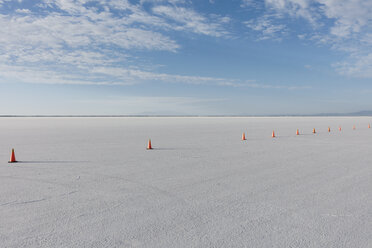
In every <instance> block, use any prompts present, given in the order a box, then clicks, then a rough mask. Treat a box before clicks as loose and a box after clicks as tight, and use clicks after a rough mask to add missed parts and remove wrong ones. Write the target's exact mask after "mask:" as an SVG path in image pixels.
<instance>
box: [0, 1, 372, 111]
mask: <svg viewBox="0 0 372 248" xmlns="http://www.w3.org/2000/svg"><path fill="white" fill-rule="evenodd" d="M371 13H372V1H371V0H260V1H258V0H229V1H228V0H168V1H166V0H99V1H97V0H95V1H91V0H55V1H52V0H0V115H278V114H279V115H280V114H317V113H348V112H357V111H362V110H372V14H371Z"/></svg>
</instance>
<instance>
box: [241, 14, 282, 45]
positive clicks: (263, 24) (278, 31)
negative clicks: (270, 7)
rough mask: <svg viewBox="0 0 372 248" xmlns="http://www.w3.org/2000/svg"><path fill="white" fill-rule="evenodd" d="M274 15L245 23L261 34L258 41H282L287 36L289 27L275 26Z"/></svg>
mask: <svg viewBox="0 0 372 248" xmlns="http://www.w3.org/2000/svg"><path fill="white" fill-rule="evenodd" d="M272 18H273V15H269V14H267V15H263V16H261V17H259V18H257V19H255V20H249V21H245V22H244V24H245V25H246V26H247V27H248V28H250V29H252V30H254V31H257V32H259V38H258V40H267V39H276V40H281V39H282V38H283V37H284V36H285V35H286V34H287V27H286V26H285V25H284V24H274V23H275V22H274V21H273V20H272Z"/></svg>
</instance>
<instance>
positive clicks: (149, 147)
mask: <svg viewBox="0 0 372 248" xmlns="http://www.w3.org/2000/svg"><path fill="white" fill-rule="evenodd" d="M146 149H147V150H151V149H152V146H151V139H149V143H148V145H147V148H146Z"/></svg>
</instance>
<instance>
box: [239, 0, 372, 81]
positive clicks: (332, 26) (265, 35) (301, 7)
mask: <svg viewBox="0 0 372 248" xmlns="http://www.w3.org/2000/svg"><path fill="white" fill-rule="evenodd" d="M253 3H257V1H250V0H242V7H247V6H253V5H252V4H253ZM265 6H266V10H265V11H264V12H263V14H262V15H261V16H259V17H258V18H256V19H254V20H249V21H246V22H244V24H245V25H247V27H249V28H251V29H253V30H255V31H258V32H259V39H276V40H278V39H280V38H283V37H285V36H286V35H287V34H288V33H289V32H292V33H296V31H297V30H289V28H288V26H285V25H284V24H283V20H284V21H287V22H288V20H291V19H292V20H293V21H294V22H296V21H297V20H298V19H302V20H304V21H306V22H308V23H309V24H310V26H309V27H310V28H307V31H308V34H307V35H304V30H306V29H304V30H301V33H300V34H296V35H297V37H298V38H299V39H301V40H305V39H309V40H312V41H316V42H317V43H318V44H321V45H327V46H329V47H331V48H332V49H335V50H338V51H342V52H345V53H346V54H348V58H346V59H345V60H344V61H341V62H338V63H335V64H334V67H335V68H337V71H338V72H340V73H341V74H343V75H350V76H355V77H367V78H372V76H371V75H372V71H371V68H372V61H371V60H370V54H371V53H372V41H371V40H372V14H371V13H372V1H370V0H265ZM289 23H290V22H289ZM283 30H285V32H282V31H283ZM286 31H288V32H286Z"/></svg>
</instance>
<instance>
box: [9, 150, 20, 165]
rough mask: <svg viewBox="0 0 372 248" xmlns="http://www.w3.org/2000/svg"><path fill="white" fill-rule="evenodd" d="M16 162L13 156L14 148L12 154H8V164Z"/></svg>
mask: <svg viewBox="0 0 372 248" xmlns="http://www.w3.org/2000/svg"><path fill="white" fill-rule="evenodd" d="M17 162H18V161H17V160H16V158H15V154H14V148H13V149H12V153H11V154H10V160H9V161H8V163H17Z"/></svg>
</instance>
